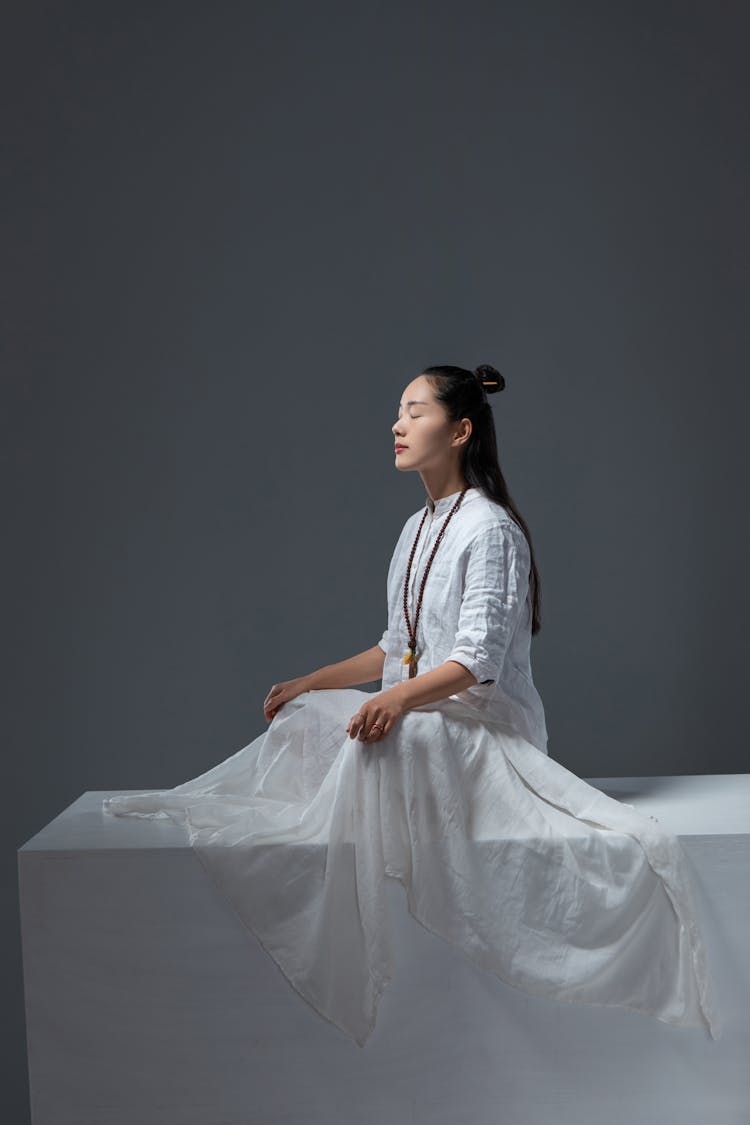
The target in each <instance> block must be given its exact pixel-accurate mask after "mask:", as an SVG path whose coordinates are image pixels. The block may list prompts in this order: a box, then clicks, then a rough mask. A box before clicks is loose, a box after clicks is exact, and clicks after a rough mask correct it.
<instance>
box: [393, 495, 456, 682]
mask: <svg viewBox="0 0 750 1125" xmlns="http://www.w3.org/2000/svg"><path fill="white" fill-rule="evenodd" d="M468 490H469V485H467V486H466V488H464V489H463V491H462V492H461V494H460V495H459V497H458V499H457V500H456V502H455V504H454V505H453V507H452V508H451V510H450V512H449V513H448V515H447V517H446V520H445V523H444V524H443V526H442V527H441V528H440V532H439V534H438V537H437V539H436V540H435V545H434V547H433V548H432V551H431V552H430V557H429V559H428V560H427V566H426V567H425V572H424V574H423V575H422V582H421V585H420V587H419V598H418V600H417V612H416V613H415V615H414V629H413V630H412V627H411V623H410V621H409V609H408V605H407V595H408V591H409V575H410V574H411V564H412V561H413V559H414V553H415V551H416V549H417V543H418V542H419V537H420V535H421V534H422V528H423V527H424V521H425V520H426V519H427V513H428V512H429V510H430V509H429V507H426V508H425V510H424V515H423V516H422V522H421V523H420V525H419V528H418V529H417V535H416V538H415V540H414V542H413V543H412V548H411V553H410V555H409V562H408V563H407V566H406V578H405V580H404V617H405V618H406V631H407V634H408V637H409V651H408V652H407V653H406V655H405V656H404V659H403V663H404V664H408V665H409V679H410V680H411V679H413V678H414V676H416V674H417V624H418V622H419V611H420V609H421V608H422V594H423V593H424V587H425V583H426V581H427V575H428V574H429V573H430V567H431V566H432V560H433V559H434V557H435V552H436V551H437V549H438V547H439V546H440V540H441V539H442V538H443V535H444V533H445V529H446V527H447V526H448V524H449V523H450V522H451V518H452V517H453V514H454V512H456V511H457V510H458V508H459V505H460V504H461V501H462V500H463V498H464V496H465V495H466V493H467V492H468Z"/></svg>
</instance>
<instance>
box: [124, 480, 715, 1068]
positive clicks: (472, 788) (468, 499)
mask: <svg viewBox="0 0 750 1125" xmlns="http://www.w3.org/2000/svg"><path fill="white" fill-rule="evenodd" d="M458 495H459V493H458V492H456V493H453V494H452V495H451V496H446V497H443V498H441V499H440V500H438V501H437V503H434V504H433V502H432V499H431V498H430V497H429V496H428V497H427V499H426V504H427V508H428V509H429V516H428V519H427V522H426V523H425V525H424V527H423V529H422V535H421V542H420V543H419V544H418V546H417V552H416V554H415V558H414V564H413V567H412V574H411V581H410V584H409V592H408V598H409V616H410V619H411V621H412V622H413V621H414V611H415V608H416V596H417V594H418V591H419V586H420V583H421V579H422V575H423V573H424V568H425V565H426V562H427V559H428V558H429V555H430V551H431V549H432V546H433V544H434V542H435V538H436V536H437V535H438V533H439V531H440V528H441V527H442V526H443V524H444V522H445V519H446V516H447V514H448V512H449V511H450V509H451V508H452V506H453V504H454V502H455V500H456V499H457V498H458ZM423 514H424V508H422V509H420V510H419V511H417V512H415V513H414V514H413V515H411V516H410V517H409V518H408V519H407V521H406V523H405V525H404V527H403V530H402V532H401V535H400V537H399V540H398V542H397V544H396V548H395V550H394V553H393V557H392V559H391V563H390V567H389V571H388V624H387V627H386V629H385V631H384V633H383V636H382V639H381V641H380V642H379V643H380V645H381V647H382V648H383V649H384V651H385V653H386V658H385V664H384V668H383V680H382V689H383V690H386V689H388V688H389V687H391V686H393V685H394V684H396V683H399V682H401V680H403V679H406V678H408V667H407V666H406V665H404V663H403V658H404V655H405V654H406V653H407V650H408V647H409V646H408V636H407V631H406V622H405V621H404V615H403V582H404V577H405V574H406V563H407V560H408V557H409V552H410V550H411V546H412V542H413V540H414V536H415V535H416V531H417V528H418V526H419V522H420V520H421V519H422V516H423ZM529 564H530V555H529V548H528V543H527V541H526V538H525V536H524V534H523V532H522V531H521V529H520V528H519V526H518V525H517V524H516V523H515V521H514V520H513V519H512V518H511V517H510V515H509V514H508V513H507V512H506V510H505V509H504V508H503V507H502V506H501V505H499V504H497V503H496V502H494V501H492V500H490V499H489V498H488V497H486V496H485V495H484V494H483V493H482V492H481V491H479V490H477V489H476V488H470V489H469V490H468V491H467V492H466V494H465V496H464V499H463V501H462V503H461V506H460V507H459V508H458V510H457V511H456V512H455V514H454V515H453V517H452V519H451V521H450V523H449V524H448V526H447V528H446V532H445V535H444V536H443V539H442V541H441V543H440V546H439V547H438V549H437V553H436V555H435V559H434V560H433V565H432V568H431V570H430V574H429V576H428V579H427V583H426V586H425V591H424V595H423V600H422V608H421V612H420V618H419V626H418V634H417V656H418V660H419V664H418V674H420V675H421V674H422V673H424V672H428V671H430V670H431V669H432V668H435V667H437V666H438V665H440V664H442V663H443V662H444V661H446V660H456V661H458V662H459V663H461V664H462V665H464V666H465V667H466V668H468V669H469V670H470V671H471V672H472V673H473V674H474V675H475V677H476V679H477V681H478V682H477V683H476V684H474V685H472V686H471V687H469V688H467V689H466V690H465V691H461V692H458V693H456V694H455V695H451V696H450V697H448V698H446V699H442V700H439V701H437V702H434V703H430V704H426V705H423V706H421V707H416V708H413V709H411V710H409V711H407V712H405V713H404V714H403V715H402V716H401V717H400V719H399V720H398V721H397V722H396V724H395V726H394V727H393V729H392V730H391V731H390V732H389V733H388V734H386V735H385V736H382V737H381V738H380V740H379V741H377V742H374V743H368V742H361V741H359V740H358V739H356V738H355V739H351V738H350V737H349V735H348V733H347V731H346V725H347V723H348V722H349V720H350V719H351V718H352V716H353V715H354V714H356V712H357V710H358V709H359V707H361V706H362V705H363V704H364V703H365V702H367V700H368V699H369V698H371V693H368V692H365V691H362V690H359V689H357V688H342V689H323V690H313V691H307V692H305V693H303V694H302V695H299V696H297V697H296V698H295V699H293V700H291V701H289V702H287V703H285V704H284V705H283V707H282V708H281V709H280V710H279V711H278V712H277V714H276V716H275V717H274V719H273V721H272V722H271V723H270V724H269V725H268V727H267V729H266V731H265V732H264V733H262V734H260V735H259V736H258V737H257V738H255V739H254V740H253V741H252V742H250V743H249V744H248V745H247V746H245V747H243V748H242V749H240V750H238V751H237V752H236V753H235V754H234V755H233V756H232V757H230V758H227V759H226V760H225V761H223V762H220V763H219V764H218V765H216V766H214V767H213V768H212V769H209V770H208V771H207V772H206V773H204V774H201V775H200V776H199V777H196V778H194V779H192V780H191V781H187V782H185V783H184V784H182V785H178V786H176V787H175V788H174V789H168V790H165V791H160V792H153V793H137V794H123V795H120V796H113V797H110V798H108V799H107V800H105V801H104V803H103V809H104V812H105V813H107V814H113V815H117V816H141V817H169V818H171V819H173V820H175V821H177V822H178V823H182V824H184V825H185V826H186V829H187V831H188V834H189V838H190V842H191V844H192V846H193V848H194V849H195V852H196V854H197V855H198V857H199V859H200V860H201V862H202V863H203V865H204V867H205V868H206V870H207V872H208V873H209V875H210V876H211V878H212V879H213V880H214V882H215V884H216V886H217V887H218V888H219V889H220V890H221V891H222V893H223V894H224V895H225V896H226V898H227V899H228V901H229V902H230V903H231V905H232V906H233V907H234V909H235V911H236V912H237V914H238V915H239V917H240V918H241V920H242V921H243V922H244V924H245V926H246V927H247V929H248V930H249V931H250V932H251V933H252V934H253V935H254V936H255V938H257V940H258V941H259V942H260V943H261V945H262V947H263V948H264V949H265V950H266V952H267V953H268V954H270V956H271V957H272V958H273V959H274V961H275V962H276V963H277V965H278V966H279V968H280V969H281V970H282V972H283V973H284V975H285V976H286V978H287V979H288V981H289V982H290V984H291V985H292V986H293V987H294V988H295V989H296V990H297V992H299V994H300V995H301V996H302V997H304V999H305V1000H307V1001H308V1003H309V1004H311V1005H312V1007H313V1008H314V1009H315V1010H316V1011H317V1012H318V1013H319V1014H320V1015H322V1016H324V1017H325V1018H326V1019H327V1020H330V1021H331V1022H332V1023H333V1024H335V1025H336V1026H337V1027H339V1028H340V1029H341V1030H342V1031H343V1032H345V1033H346V1034H347V1035H348V1036H350V1037H351V1038H352V1039H353V1040H354V1042H356V1043H357V1044H358V1045H359V1046H364V1045H365V1043H366V1041H367V1039H368V1038H369V1036H370V1034H371V1033H372V1031H373V1028H374V1026H375V1019H376V1013H377V1007H378V1000H379V997H380V995H381V993H382V991H383V989H384V988H385V986H386V985H387V984H388V982H389V980H390V979H391V976H392V968H393V958H392V948H391V941H390V934H389V926H388V913H387V904H386V897H385V880H386V879H387V878H394V879H398V880H399V881H400V882H401V884H402V885H403V887H404V889H405V894H406V900H407V905H408V909H409V911H410V912H411V914H412V915H413V916H414V917H415V918H416V919H417V920H418V921H419V922H420V923H421V924H422V925H423V926H425V927H426V928H427V929H428V930H431V931H432V932H433V933H435V934H437V935H439V936H440V937H442V938H444V939H445V940H446V941H448V942H451V943H453V944H454V945H455V946H456V947H457V949H458V950H460V951H461V952H462V953H464V954H465V955H466V956H468V957H470V958H471V959H472V960H473V961H474V962H475V963H476V964H478V965H480V966H481V967H482V968H484V969H485V970H487V971H488V972H490V973H493V974H495V975H496V976H497V977H499V978H500V979H501V980H503V981H505V982H506V983H508V984H510V985H512V986H515V987H517V988H520V989H523V990H526V991H528V992H531V993H534V994H537V995H543V996H546V997H549V998H550V999H551V1000H563V1001H572V1002H579V1003H591V1004H600V1005H616V1006H620V1007H623V1008H627V1009H631V1010H632V1011H634V1012H640V1013H644V1014H649V1015H652V1016H655V1017H656V1018H657V1019H659V1020H662V1021H663V1022H665V1023H670V1024H675V1025H681V1026H683V1027H701V1028H704V1029H705V1030H706V1031H707V1032H708V1033H709V1034H710V1035H711V1036H712V1037H713V1038H714V1039H717V1038H719V1035H720V1029H721V1024H720V1018H719V1015H718V1012H717V1009H716V1003H715V999H714V994H713V986H712V982H711V977H710V973H709V970H708V965H707V958H706V951H705V948H704V944H703V941H702V938H701V934H700V932H699V929H698V926H697V921H696V915H695V910H694V902H693V898H692V889H691V883H690V876H689V872H688V870H687V868H686V864H685V857H684V855H683V852H682V849H681V846H680V844H679V841H678V840H677V838H676V837H675V836H673V835H671V834H669V833H667V832H665V831H664V830H662V829H661V828H660V827H659V825H658V822H656V821H655V820H654V818H651V817H646V816H644V815H643V814H641V813H638V812H637V811H636V810H635V809H634V808H633V806H632V805H627V804H624V803H622V802H619V801H616V800H614V799H613V798H610V797H608V796H607V795H606V794H604V793H602V792H601V791H600V790H598V789H596V788H594V787H593V786H591V785H589V784H588V783H586V782H585V781H583V780H582V779H581V778H578V777H577V776H576V775H575V774H573V773H572V772H570V771H569V770H568V769H566V768H565V767H564V766H562V765H560V764H559V763H557V762H555V761H554V760H553V759H551V758H550V757H549V755H548V753H547V731H546V726H545V720H544V709H543V706H542V701H541V699H540V697H539V694H538V692H537V690H536V688H535V687H534V683H533V679H532V674H531V664H530V643H531V601H530V594H529Z"/></svg>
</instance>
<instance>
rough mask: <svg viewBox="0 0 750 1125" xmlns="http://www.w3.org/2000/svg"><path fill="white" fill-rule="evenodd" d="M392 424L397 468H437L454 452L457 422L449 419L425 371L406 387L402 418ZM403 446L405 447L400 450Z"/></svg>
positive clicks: (401, 410) (400, 405) (401, 408)
mask: <svg viewBox="0 0 750 1125" xmlns="http://www.w3.org/2000/svg"><path fill="white" fill-rule="evenodd" d="M391 428H392V431H393V438H394V443H395V446H396V450H395V457H396V468H397V469H418V470H424V469H436V468H440V467H442V466H444V465H445V463H446V461H447V460H448V458H449V457H450V456H451V449H452V446H451V439H452V437H453V436H454V435H455V432H456V426H455V425H451V424H450V423H449V422H448V419H447V417H446V414H445V411H444V410H443V407H442V406H441V405H440V403H439V402H438V401H437V399H436V398H435V395H434V393H433V390H432V387H431V386H430V384H429V382H428V380H427V379H426V378H425V376H424V375H420V376H418V378H416V379H414V380H413V381H412V382H411V383H409V385H408V386H407V387H406V389H405V390H404V393H403V396H402V398H401V402H400V404H399V406H398V421H397V422H396V423H395V425H394V426H392V427H391ZM399 446H402V447H404V448H403V449H401V450H399V449H398V447H399ZM454 454H455V449H454Z"/></svg>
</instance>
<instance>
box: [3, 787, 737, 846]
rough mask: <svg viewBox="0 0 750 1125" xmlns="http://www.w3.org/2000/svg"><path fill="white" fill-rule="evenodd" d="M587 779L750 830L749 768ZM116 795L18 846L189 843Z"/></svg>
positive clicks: (700, 832) (673, 825)
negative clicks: (131, 811) (112, 808)
mask: <svg viewBox="0 0 750 1125" xmlns="http://www.w3.org/2000/svg"><path fill="white" fill-rule="evenodd" d="M584 780H586V781H588V783H589V784H590V785H593V786H595V787H596V788H597V789H601V790H602V792H604V793H606V794H607V795H608V796H610V797H614V798H615V800H618V801H626V802H627V803H628V804H631V805H633V806H634V807H635V808H636V809H637V810H638V811H639V812H643V813H646V814H650V815H652V816H655V817H657V818H658V821H659V823H660V825H661V826H662V827H663V828H664V829H665V830H666V831H668V832H673V833H674V834H675V835H677V836H728V835H745V834H747V835H750V774H680V775H675V776H671V777H599V778H593V777H590V778H585V779H584ZM119 792H123V790H120V791H119ZM127 792H130V793H135V792H141V793H147V792H153V790H147V789H142V790H127ZM113 796H115V791H111V792H110V791H96V790H89V791H87V792H86V793H82V794H81V796H80V797H78V798H77V799H76V800H75V801H73V803H72V804H71V805H69V806H68V807H67V808H66V809H63V811H62V812H61V813H60V814H59V815H58V816H56V817H55V818H54V819H53V820H51V821H50V822H49V824H46V825H45V826H44V827H43V828H42V829H41V830H40V831H39V832H37V833H36V835H34V836H32V837H31V838H30V839H29V840H27V841H26V843H25V844H23V845H22V846H21V847H20V848H19V849H18V850H19V851H23V852H32V851H44V852H47V851H78V850H84V851H85V850H94V851H102V850H105V851H106V850H109V849H144V848H146V849H151V848H156V849H158V848H189V847H190V842H189V840H188V835H187V830H186V828H185V827H184V826H182V825H179V824H175V823H174V822H173V821H171V820H152V819H147V818H141V817H131V816H127V817H117V816H109V815H106V814H105V813H104V812H103V811H102V801H103V800H104V798H105V797H113Z"/></svg>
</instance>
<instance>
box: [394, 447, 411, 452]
mask: <svg viewBox="0 0 750 1125" xmlns="http://www.w3.org/2000/svg"><path fill="white" fill-rule="evenodd" d="M393 448H394V450H395V451H396V453H398V451H399V449H408V448H409V447H408V445H394V447H393Z"/></svg>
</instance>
